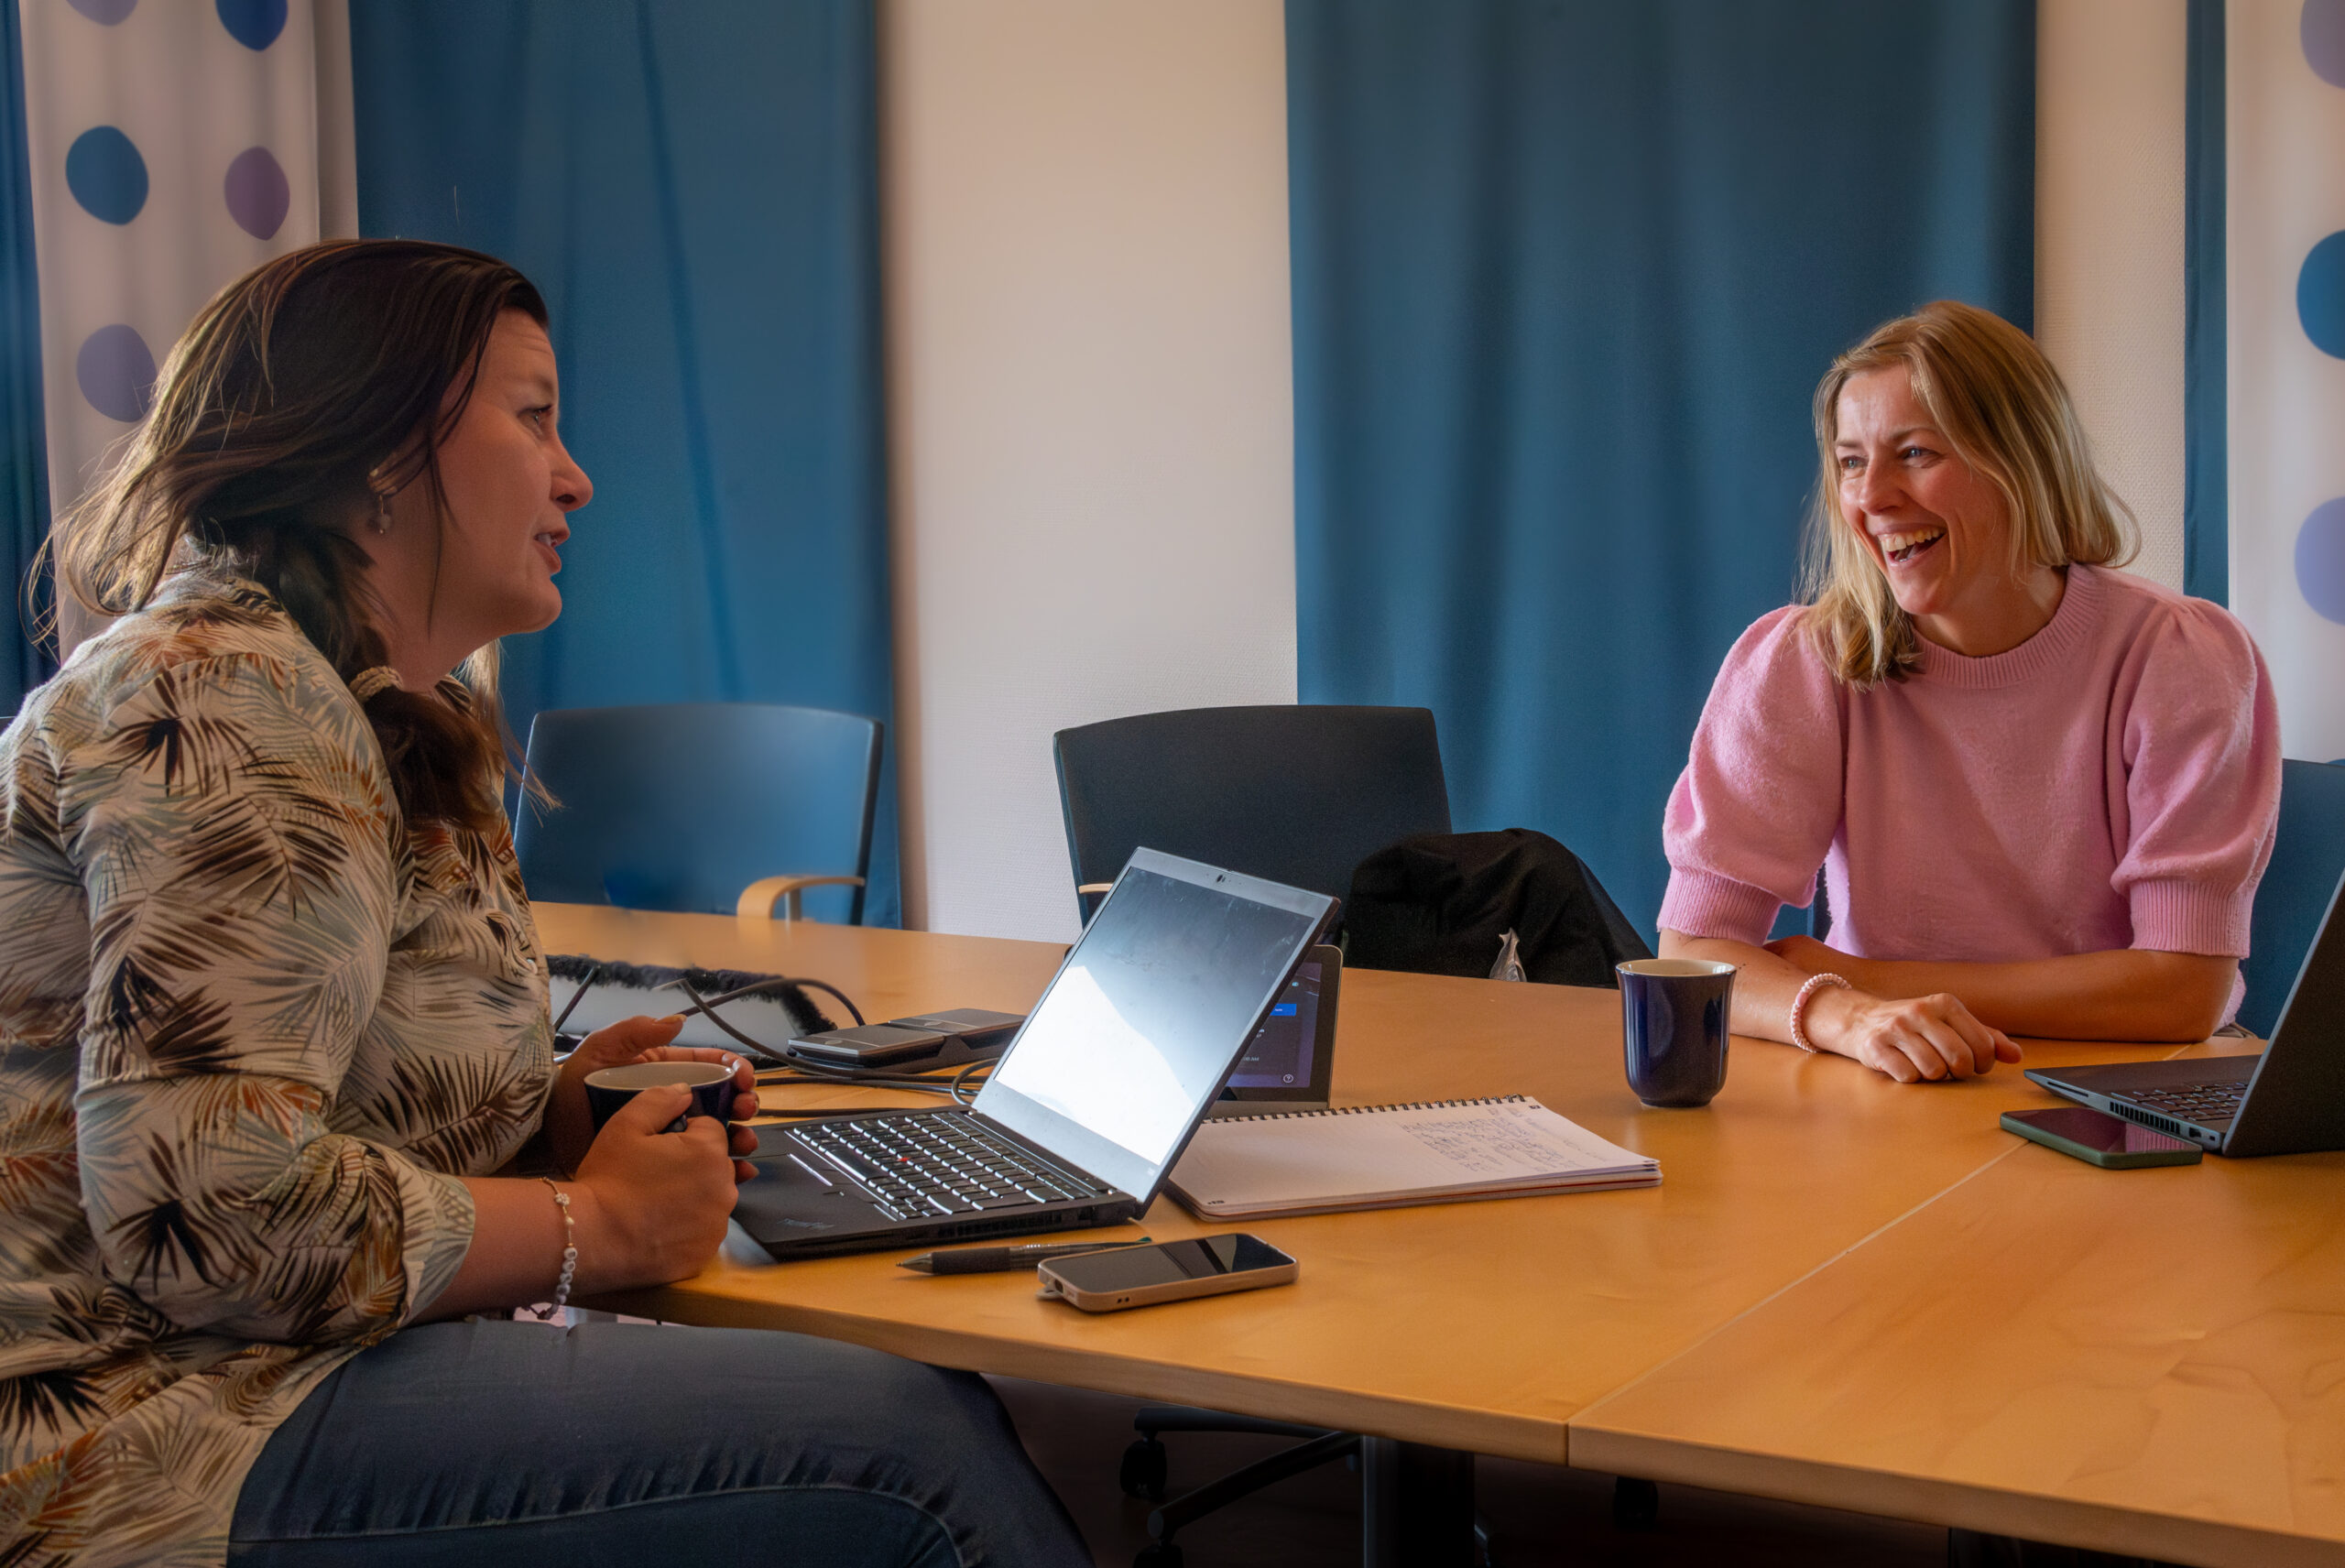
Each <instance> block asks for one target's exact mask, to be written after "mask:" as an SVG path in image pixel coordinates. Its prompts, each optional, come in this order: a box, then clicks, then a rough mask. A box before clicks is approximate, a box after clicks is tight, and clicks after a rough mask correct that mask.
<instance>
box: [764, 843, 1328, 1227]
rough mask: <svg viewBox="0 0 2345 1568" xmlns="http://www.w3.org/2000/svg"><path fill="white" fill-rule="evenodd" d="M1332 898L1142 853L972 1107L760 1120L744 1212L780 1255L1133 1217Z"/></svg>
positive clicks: (1278, 993)
mask: <svg viewBox="0 0 2345 1568" xmlns="http://www.w3.org/2000/svg"><path fill="white" fill-rule="evenodd" d="M1335 907H1336V901H1335V900H1334V899H1333V898H1327V897H1325V895H1322V894H1318V893H1306V892H1303V891H1302V890H1300V889H1298V888H1294V887H1282V886H1281V885H1280V884H1278V883H1275V882H1265V881H1263V880H1261V879H1260V878H1259V877H1246V876H1241V875H1239V874H1238V872H1235V871H1223V870H1218V869H1216V867H1214V866H1205V865H1201V864H1199V863H1198V862H1196V861H1194V860H1183V859H1180V858H1178V857H1177V856H1174V855H1160V854H1158V853H1157V852H1155V851H1153V850H1148V849H1142V850H1139V851H1136V852H1135V853H1134V854H1133V855H1132V858H1131V861H1130V864H1129V865H1127V866H1125V867H1124V873H1123V875H1122V876H1121V877H1118V878H1117V880H1116V885H1115V888H1114V890H1113V891H1111V892H1110V893H1109V894H1108V895H1107V901H1106V902H1105V903H1103V904H1101V905H1100V906H1099V912H1098V913H1097V914H1096V915H1095V916H1093V917H1092V920H1091V923H1090V925H1088V926H1087V927H1085V929H1084V932H1083V935H1082V937H1081V939H1080V940H1078V941H1077V942H1075V944H1074V948H1073V949H1072V950H1070V951H1069V952H1068V953H1067V955H1066V961H1065V962H1064V963H1063V964H1061V965H1060V966H1059V972H1058V974H1057V975H1054V976H1053V978H1052V980H1051V985H1050V989H1049V990H1047V991H1045V992H1043V993H1042V1000H1041V1001H1039V1002H1037V1003H1035V1004H1034V1010H1033V1011H1032V1012H1031V1014H1029V1015H1028V1016H1027V1018H1026V1022H1025V1024H1024V1025H1023V1027H1021V1028H1020V1029H1019V1031H1018V1035H1017V1038H1016V1039H1014V1040H1011V1041H1010V1043H1009V1049H1008V1050H1007V1051H1004V1052H1003V1054H1002V1058H1001V1060H1000V1062H998V1064H996V1066H995V1068H994V1070H993V1075H992V1076H991V1077H990V1078H989V1079H987V1082H986V1085H985V1087H984V1088H983V1089H981V1090H980V1091H978V1094H977V1097H976V1104H975V1105H974V1106H972V1107H969V1108H966V1109H965V1108H962V1107H960V1106H950V1107H946V1106H939V1107H937V1108H935V1109H918V1110H905V1111H891V1112H883V1113H879V1114H876V1115H868V1116H839V1117H833V1118H829V1119H826V1120H823V1121H816V1122H801V1123H797V1124H794V1125H791V1126H787V1127H761V1128H759V1129H758V1137H759V1138H760V1140H761V1144H760V1147H759V1149H758V1156H757V1159H756V1160H755V1161H754V1163H755V1164H756V1166H757V1169H758V1175H757V1179H756V1180H754V1181H749V1182H747V1183H745V1184H744V1185H743V1186H742V1188H741V1196H740V1202H739V1203H737V1204H736V1206H735V1208H734V1211H733V1217H734V1218H735V1219H736V1221H738V1222H739V1223H740V1225H741V1228H742V1229H744V1230H745V1231H747V1233H748V1234H749V1236H751V1238H752V1239H754V1240H755V1241H756V1242H757V1243H758V1245H759V1246H761V1247H764V1248H765V1249H766V1250H767V1251H768V1252H769V1253H771V1254H772V1255H773V1256H774V1257H776V1258H815V1257H822V1256H823V1255H826V1254H831V1253H841V1252H872V1251H878V1250H879V1249H881V1248H885V1247H917V1246H922V1245H926V1244H928V1243H932V1242H952V1241H975V1240H978V1239H981V1238H983V1239H989V1238H992V1237H996V1236H1018V1235H1025V1234H1031V1233H1034V1232H1039V1231H1055V1230H1073V1229H1077V1228H1080V1227H1083V1226H1086V1225H1119V1224H1121V1223H1123V1222H1124V1221H1126V1220H1129V1219H1136V1218H1138V1217H1139V1216H1140V1214H1141V1213H1142V1212H1143V1211H1144V1210H1145V1209H1147V1207H1148V1205H1149V1203H1150V1202H1151V1200H1153V1199H1154V1198H1155V1196H1156V1192H1157V1189H1158V1188H1159V1187H1160V1186H1162V1184H1163V1181H1164V1178H1165V1176H1166V1175H1167V1174H1168V1173H1169V1172H1170V1171H1172V1165H1173V1162H1174V1161H1175V1160H1178V1159H1180V1157H1181V1150H1182V1149H1184V1148H1186V1147H1187V1145H1188V1141H1189V1138H1190V1135H1191V1134H1193V1133H1194V1132H1195V1131H1196V1129H1197V1124H1198V1123H1199V1122H1200V1121H1202V1120H1203V1119H1204V1118H1205V1111H1206V1107H1207V1106H1209V1105H1211V1104H1212V1103H1213V1100H1214V1097H1215V1096H1216V1094H1219V1093H1220V1092H1221V1088H1222V1084H1223V1082H1224V1080H1226V1079H1227V1077H1228V1076H1229V1071H1230V1068H1231V1067H1232V1066H1233V1065H1235V1064H1236V1063H1237V1062H1238V1057H1239V1054H1240V1053H1241V1052H1242V1051H1245V1050H1246V1048H1247V1045H1248V1043H1249V1041H1250V1040H1253V1039H1254V1037H1255V1034H1256V1031H1257V1030H1258V1029H1260V1027H1261V1025H1262V1023H1263V1020H1264V1018H1265V1017H1266V1016H1267V1015H1268V1014H1269V1013H1270V1011H1271V1007H1272V1005H1273V1004H1274V1003H1277V1002H1278V1001H1279V1000H1280V998H1281V997H1282V995H1283V994H1284V993H1285V991H1286V990H1287V987H1288V985H1289V981H1290V977H1291V976H1292V974H1293V972H1294V969H1295V966H1296V964H1297V963H1298V962H1299V961H1300V960H1301V959H1302V958H1303V953H1304V952H1305V950H1306V949H1308V948H1309V947H1310V946H1311V944H1312V942H1313V941H1314V939H1315V938H1316V937H1317V936H1318V935H1319V932H1320V931H1321V929H1322V928H1323V927H1324V926H1325V924H1326V923H1327V920H1328V919H1329V918H1330V917H1331V916H1332V915H1333V913H1334V911H1335Z"/></svg>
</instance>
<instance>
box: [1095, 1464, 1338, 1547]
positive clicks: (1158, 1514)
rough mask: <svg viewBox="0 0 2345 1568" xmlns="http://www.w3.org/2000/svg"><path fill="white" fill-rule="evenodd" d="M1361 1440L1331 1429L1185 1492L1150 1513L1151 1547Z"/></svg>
mask: <svg viewBox="0 0 2345 1568" xmlns="http://www.w3.org/2000/svg"><path fill="white" fill-rule="evenodd" d="M1360 1442H1361V1440H1360V1439H1359V1438H1358V1437H1356V1436H1354V1435H1353V1434H1352V1433H1350V1432H1326V1433H1325V1434H1323V1435H1321V1436H1318V1437H1314V1438H1313V1439H1312V1440H1311V1441H1310V1442H1308V1443H1297V1444H1295V1446H1293V1447H1292V1448H1282V1449H1281V1450H1279V1452H1277V1453H1276V1454H1271V1456H1270V1457H1269V1458H1267V1459H1258V1460H1256V1461H1255V1462H1254V1463H1253V1464H1251V1465H1246V1466H1245V1467H1243V1468H1242V1469H1238V1470H1232V1471H1231V1472H1230V1473H1229V1474H1228V1475H1222V1476H1218V1477H1216V1478H1215V1479H1214V1480H1211V1481H1208V1482H1206V1483H1205V1485H1204V1486H1199V1487H1198V1488H1197V1489H1196V1490H1195V1491H1194V1492H1183V1494H1182V1495H1181V1496H1179V1497H1174V1498H1173V1499H1172V1501H1171V1502H1168V1503H1165V1504H1163V1505H1162V1506H1161V1507H1160V1508H1157V1509H1156V1510H1155V1511H1154V1512H1152V1513H1151V1514H1150V1515H1149V1516H1148V1533H1149V1536H1150V1538H1151V1541H1152V1542H1153V1545H1151V1547H1150V1548H1149V1551H1151V1552H1154V1551H1156V1550H1157V1549H1158V1548H1161V1547H1165V1546H1169V1545H1170V1544H1171V1542H1172V1536H1173V1533H1174V1532H1175V1531H1177V1530H1180V1529H1181V1527H1182V1526H1183V1525H1186V1524H1191V1523H1194V1521H1196V1520H1198V1519H1203V1518H1204V1517H1205V1515H1207V1514H1209V1513H1212V1512H1213V1511H1214V1510H1215V1509H1216V1508H1227V1506H1228V1505H1230V1504H1231V1503H1234V1502H1236V1501H1237V1500H1238V1498H1240V1497H1249V1496H1251V1495H1252V1494H1254V1493H1256V1492H1259V1491H1260V1490H1261V1489H1262V1488H1263V1487H1265V1486H1270V1485H1271V1483H1273V1482H1276V1481H1283V1480H1285V1479H1286V1478H1287V1477H1288V1476H1290V1475H1301V1474H1302V1473H1303V1472H1304V1471H1305V1470H1309V1469H1313V1468H1314V1467H1316V1466H1318V1465H1325V1464H1327V1463H1328V1462H1330V1461H1331V1460H1336V1459H1341V1458H1343V1457H1344V1456H1345V1455H1346V1454H1351V1453H1353V1452H1355V1451H1357V1450H1358V1447H1359V1444H1360ZM1135 1561H1136V1562H1147V1563H1177V1562H1178V1561H1179V1559H1178V1558H1177V1557H1172V1558H1167V1557H1163V1556H1162V1555H1159V1556H1156V1557H1149V1556H1148V1555H1147V1554H1146V1553H1145V1552H1144V1553H1142V1555H1141V1557H1140V1558H1139V1559H1135Z"/></svg>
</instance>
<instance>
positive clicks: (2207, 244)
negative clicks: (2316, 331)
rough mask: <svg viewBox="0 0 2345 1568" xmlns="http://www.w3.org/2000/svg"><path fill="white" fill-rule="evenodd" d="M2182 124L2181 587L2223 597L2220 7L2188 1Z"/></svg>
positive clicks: (2217, 1)
mask: <svg viewBox="0 0 2345 1568" xmlns="http://www.w3.org/2000/svg"><path fill="white" fill-rule="evenodd" d="M2188 25H2189V28H2190V43H2189V49H2190V63H2189V67H2188V72H2189V74H2188V86H2187V89H2186V95H2187V104H2186V106H2185V110H2184V118H2183V127H2184V128H2183V139H2184V154H2183V158H2184V162H2185V164H2186V166H2187V168H2186V172H2185V175H2184V179H2185V180H2186V181H2187V183H2186V184H2185V186H2184V188H2183V220H2182V234H2183V270H2184V273H2185V283H2184V289H2185V298H2186V300H2187V303H2186V306H2185V312H2186V314H2185V327H2184V338H2183V376H2182V381H2183V393H2182V412H2183V420H2184V425H2185V429H2184V430H2183V479H2182V587H2183V591H2184V592H2185V593H2189V594H2192V595H2193V596H2195V597H2197V598H2200V599H2212V600H2213V601H2214V602H2215V603H2216V604H2228V603H2229V602H2230V596H2231V537H2230V515H2231V497H2230V482H2231V479H2230V475H2231V464H2230V405H2229V397H2230V320H2229V310H2230V295H2229V292H2228V279H2229V277H2230V268H2229V267H2228V265H2227V262H2228V247H2227V246H2226V245H2225V240H2224V225H2225V223H2226V221H2227V216H2228V210H2227V208H2226V206H2225V204H2224V173H2223V147H2224V139H2225V138H2224V136H2223V102H2224V93H2223V0H2190V9H2189V24H2188Z"/></svg>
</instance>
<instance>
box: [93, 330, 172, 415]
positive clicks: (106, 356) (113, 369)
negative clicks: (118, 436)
mask: <svg viewBox="0 0 2345 1568" xmlns="http://www.w3.org/2000/svg"><path fill="white" fill-rule="evenodd" d="M73 379H74V381H75V382H76V383H77V384H78V385H79V386H80V387H81V388H82V397H83V398H85V399H86V400H87V401H88V403H89V405H90V407H91V408H95V409H96V410H97V411H98V412H99V413H101V414H104V416H105V417H106V418H107V419H120V420H121V421H122V422H123V423H124V424H125V425H128V424H135V423H136V422H137V420H138V419H139V418H140V417H141V416H143V415H144V414H145V413H146V412H147V399H148V398H150V397H153V396H154V394H155V356H154V355H153V354H150V353H148V352H147V340H146V339H145V338H142V337H140V336H139V335H138V329H137V328H136V327H128V326H124V325H122V324H121V323H119V322H117V323H115V325H113V326H111V327H100V328H99V329H98V330H97V331H96V332H92V333H91V334H90V335H89V336H88V337H86V338H84V339H82V352H81V353H80V354H75V355H74V356H73Z"/></svg>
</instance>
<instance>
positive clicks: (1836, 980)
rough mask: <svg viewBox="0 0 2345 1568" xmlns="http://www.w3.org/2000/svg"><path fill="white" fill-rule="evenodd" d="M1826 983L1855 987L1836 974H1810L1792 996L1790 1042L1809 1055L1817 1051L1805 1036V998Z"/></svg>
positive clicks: (1845, 988) (1842, 987)
mask: <svg viewBox="0 0 2345 1568" xmlns="http://www.w3.org/2000/svg"><path fill="white" fill-rule="evenodd" d="M1827 985H1838V987H1840V989H1841V990H1843V991H1853V990H1855V989H1856V987H1855V986H1853V985H1849V983H1848V981H1846V980H1844V979H1842V978H1841V977H1840V976H1839V975H1809V976H1808V977H1807V983H1806V984H1805V985H1802V986H1801V987H1800V988H1799V994H1798V995H1797V996H1794V997H1793V998H1792V1043H1793V1044H1794V1045H1795V1046H1798V1047H1799V1048H1800V1049H1801V1050H1802V1051H1805V1052H1807V1053H1808V1054H1809V1055H1810V1056H1815V1055H1816V1054H1818V1052H1817V1051H1816V1047H1815V1045H1814V1044H1813V1043H1811V1042H1810V1041H1809V1040H1808V1038H1807V1029H1806V1027H1805V1018H1806V1017H1807V999H1808V998H1809V997H1810V996H1815V995H1816V992H1817V991H1819V990H1821V989H1823V988H1824V987H1825V986H1827Z"/></svg>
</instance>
